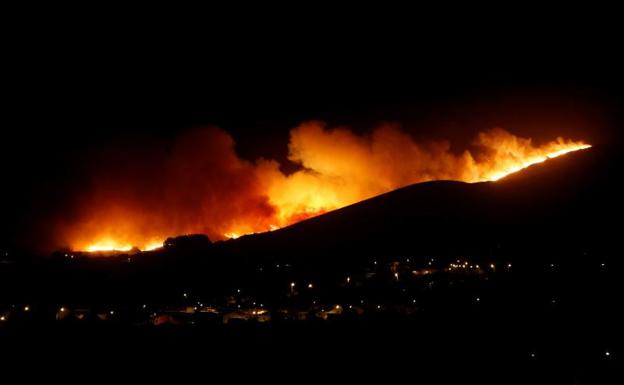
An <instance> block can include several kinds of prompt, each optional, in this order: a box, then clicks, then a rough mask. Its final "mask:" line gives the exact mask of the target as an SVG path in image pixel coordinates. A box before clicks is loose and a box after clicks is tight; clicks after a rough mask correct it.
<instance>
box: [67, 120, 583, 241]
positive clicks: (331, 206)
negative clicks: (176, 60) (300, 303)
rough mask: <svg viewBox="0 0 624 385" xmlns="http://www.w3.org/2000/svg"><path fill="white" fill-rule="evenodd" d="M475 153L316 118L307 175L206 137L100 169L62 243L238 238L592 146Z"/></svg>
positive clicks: (304, 161) (220, 135) (504, 143)
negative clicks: (400, 191)
mask: <svg viewBox="0 0 624 385" xmlns="http://www.w3.org/2000/svg"><path fill="white" fill-rule="evenodd" d="M473 147H474V148H472V150H466V151H463V152H462V153H459V154H458V153H454V152H452V151H451V150H450V145H449V143H447V142H433V143H426V144H422V143H417V142H415V141H414V140H413V139H412V138H411V137H410V136H409V135H408V134H406V133H404V132H402V131H400V130H399V129H397V128H396V127H393V126H383V127H380V128H378V129H376V130H374V131H373V132H372V133H370V134H368V135H356V134H354V133H353V132H351V131H350V130H348V129H345V128H335V129H328V128H326V127H325V126H324V125H323V124H322V123H319V122H311V123H306V124H303V125H301V126H299V127H297V128H295V129H293V130H292V131H291V138H290V144H289V160H290V161H291V162H294V163H296V164H298V165H300V166H301V170H299V171H297V172H294V173H291V174H288V175H287V174H284V173H283V172H281V171H280V168H279V167H280V165H279V164H278V163H277V162H276V161H272V160H266V159H260V160H257V161H256V162H254V163H251V162H248V161H246V160H243V159H240V158H239V157H238V156H237V155H236V152H235V151H234V142H233V140H232V138H231V137H230V136H229V135H228V134H227V133H225V132H224V131H221V130H218V129H209V130H207V131H199V132H195V133H191V134H189V135H188V136H187V137H185V138H182V139H181V140H179V142H178V143H177V144H176V146H175V147H174V149H173V151H171V152H170V153H165V154H160V155H159V156H156V157H153V158H149V156H145V158H146V159H145V160H143V163H141V161H140V160H136V159H135V158H131V159H130V161H128V162H126V163H125V165H126V167H125V169H127V168H129V167H130V170H127V171H125V174H123V175H118V174H116V173H115V172H111V171H110V170H105V171H104V172H98V173H95V174H96V175H97V176H98V178H97V179H96V183H95V189H94V192H93V193H92V195H91V196H90V197H88V199H86V203H83V204H81V205H80V206H79V210H78V211H79V212H80V213H81V215H80V220H79V221H73V222H70V223H63V225H62V226H59V227H58V228H59V229H60V230H59V233H60V236H59V237H60V238H62V239H64V240H65V242H67V244H69V245H70V246H71V248H72V249H75V250H86V251H89V252H98V251H113V250H114V251H129V250H131V249H132V248H133V247H138V248H139V249H141V250H152V249H155V248H159V247H162V244H163V240H164V239H166V238H167V237H168V236H172V235H176V234H188V233H205V234H208V236H209V237H210V238H211V239H235V238H238V237H239V236H241V235H244V234H250V233H256V232H264V231H271V230H275V229H278V228H281V227H284V226H287V225H290V224H293V223H295V222H298V221H301V220H303V219H306V218H310V217H313V216H316V215H319V214H322V213H325V212H327V211H331V210H335V209H337V208H340V207H344V206H346V205H349V204H352V203H356V202H358V201H361V200H363V199H367V198H370V197H373V196H375V195H378V194H381V193H384V192H387V191H391V190H393V189H397V188H400V187H403V186H406V185H409V184H413V183H418V182H425V181H431V180H457V181H464V182H469V183H473V182H483V181H497V180H500V179H501V178H504V177H505V176H507V175H509V174H512V173H515V172H518V171H520V170H522V169H525V168H527V167H529V166H531V165H533V164H536V163H540V162H544V161H546V160H548V159H550V158H555V157H558V156H561V155H564V154H567V153H569V152H572V151H579V150H583V149H587V148H589V147H591V146H590V145H589V144H587V143H585V142H582V141H571V140H564V139H562V138H558V139H556V140H554V141H551V142H548V143H545V144H541V145H534V144H533V142H532V140H531V139H527V138H520V137H517V136H514V135H512V134H510V133H508V132H506V131H504V130H502V129H493V130H489V131H486V132H482V133H480V134H479V135H478V136H477V138H476V140H475V143H474V146H473ZM161 159H164V160H161ZM127 165H131V166H127ZM133 167H135V168H136V170H134V169H132V168H133ZM116 170H117V169H116ZM102 175H103V176H102Z"/></svg>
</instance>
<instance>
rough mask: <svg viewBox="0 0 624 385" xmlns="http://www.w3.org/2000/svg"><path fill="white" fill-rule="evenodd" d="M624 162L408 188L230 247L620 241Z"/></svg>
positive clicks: (350, 249)
mask: <svg viewBox="0 0 624 385" xmlns="http://www.w3.org/2000/svg"><path fill="white" fill-rule="evenodd" d="M619 164H621V163H620V162H619V160H616V156H614V154H613V153H612V152H610V151H606V150H605V149H598V148H591V149H589V150H585V151H579V152H575V153H570V154H567V155H565V156H561V157H558V158H555V159H550V160H548V161H546V162H543V163H540V164H536V165H533V166H531V167H529V168H527V169H525V170H522V171H520V172H517V173H514V174H511V175H509V176H507V177H506V178H503V179H501V180H499V181H496V182H483V183H474V184H469V183H463V182H453V181H434V182H426V183H419V184H415V185H411V186H407V187H404V188H401V189H398V190H395V191H392V192H389V193H386V194H382V195H380V196H377V197H374V198H371V199H368V200H365V201H362V202H359V203H356V204H354V205H351V206H348V207H344V208H342V209H339V210H335V211H332V212H329V213H326V214H324V215H321V216H318V217H315V218H311V219H309V220H306V221H303V222H300V223H297V224H294V225H292V226H289V227H286V228H283V229H280V230H277V231H272V232H269V233H262V234H254V235H248V236H244V237H241V238H239V239H237V240H231V241H226V242H220V243H218V244H216V245H215V246H216V247H215V249H216V251H217V253H218V254H227V255H231V256H244V257H253V256H280V257H288V256H290V257H293V256H296V255H301V256H302V257H303V256H316V257H323V256H337V255H338V254H343V255H345V257H346V255H347V254H360V253H362V252H364V253H367V254H379V253H406V252H409V253H422V254H427V253H432V252H433V253H440V252H441V251H444V250H446V249H453V250H458V249H471V248H479V249H481V248H484V247H489V246H490V245H491V244H493V243H497V242H514V243H525V245H526V246H527V247H541V246H543V245H544V244H548V245H550V244H557V245H558V244H562V243H565V242H574V243H576V242H585V241H586V242H587V243H592V242H603V241H604V240H605V239H606V240H607V241H608V240H609V239H614V238H615V231H614V230H615V227H613V226H612V225H611V224H609V223H605V222H604V218H605V213H612V214H613V219H614V220H615V221H621V216H619V215H617V214H616V213H617V212H620V205H621V204H620V202H619V201H620V199H621V198H620V197H621V196H622V195H621V187H620V186H619V183H617V182H616V181H614V180H613V177H614V176H615V175H616V173H617V172H618V170H619Z"/></svg>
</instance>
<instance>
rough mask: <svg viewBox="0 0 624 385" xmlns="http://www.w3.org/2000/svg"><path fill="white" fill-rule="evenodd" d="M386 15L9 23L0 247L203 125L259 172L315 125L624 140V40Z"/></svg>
mask: <svg viewBox="0 0 624 385" xmlns="http://www.w3.org/2000/svg"><path fill="white" fill-rule="evenodd" d="M350 17H351V19H357V17H356V16H355V13H352V14H351V16H350ZM379 17H380V20H376V19H366V20H362V21H361V22H360V21H358V22H356V23H354V24H356V25H352V24H351V23H349V22H347V20H344V19H341V18H336V19H335V20H331V22H330V23H329V24H328V23H327V21H326V20H324V19H322V18H316V17H311V18H304V17H302V16H301V14H297V16H296V17H295V16H292V15H291V16H290V17H285V18H280V17H278V19H279V21H280V22H284V23H277V22H274V20H269V19H264V18H259V17H258V18H254V17H253V15H251V16H247V17H246V18H244V19H243V20H239V18H235V19H234V21H231V22H230V20H228V21H227V22H226V21H223V20H221V19H220V18H219V17H218V16H216V15H214V14H212V13H207V14H206V17H205V18H204V19H202V20H194V21H189V22H188V23H185V22H184V21H182V22H180V21H179V22H178V23H175V24H174V23H170V22H168V21H167V22H165V21H162V20H160V19H159V20H160V21H159V20H152V21H151V22H150V23H149V24H150V26H145V27H143V26H142V25H138V24H137V25H134V24H135V23H134V21H136V20H132V19H131V20H129V22H128V21H127V22H126V23H125V25H128V24H129V25H131V26H133V28H129V29H122V28H119V26H118V25H117V24H116V23H113V22H112V21H111V20H107V19H103V20H99V21H98V23H96V24H95V26H93V25H91V20H82V21H80V22H78V23H77V24H73V23H71V24H68V23H62V22H60V21H58V20H56V19H46V18H45V17H44V18H43V19H45V23H40V21H41V19H37V20H34V21H33V20H30V21H29V23H21V22H15V23H14V24H9V25H8V26H7V27H5V32H6V33H5V34H4V37H3V40H4V45H3V46H4V48H3V49H4V52H5V54H4V55H3V56H4V59H3V62H4V63H3V66H5V69H3V70H2V73H3V76H2V84H3V86H2V89H3V94H4V97H3V102H2V103H3V110H4V112H5V113H3V119H2V120H3V124H2V138H3V140H2V144H1V151H2V154H1V161H2V175H3V182H4V183H3V184H2V186H3V187H2V189H3V192H2V194H3V195H2V205H3V207H2V214H3V217H2V233H3V234H2V237H1V239H0V240H1V241H2V243H4V244H9V245H10V244H13V243H14V240H15V238H16V233H17V232H18V231H19V229H21V228H23V227H24V226H25V227H28V222H29V221H32V218H33V215H36V214H33V211H36V210H39V209H40V208H41V207H45V206H46V204H47V205H52V206H53V205H56V204H58V202H59V201H62V199H63V196H64V195H66V191H65V190H64V189H66V188H67V185H68V184H69V183H68V181H72V180H73V178H78V176H79V174H80V170H79V169H80V163H81V161H82V160H83V159H84V158H85V157H88V156H89V153H90V152H91V151H92V150H93V149H97V148H101V147H103V146H110V145H119V144H120V143H124V144H125V145H132V143H146V142H149V141H151V140H155V141H162V140H165V141H166V140H170V139H171V138H173V137H175V136H176V135H177V134H178V133H179V132H181V131H183V130H186V129H189V128H193V127H198V126H203V125H217V126H219V127H222V128H224V129H226V130H227V131H229V132H230V133H231V134H232V135H233V136H234V138H235V140H236V143H237V150H238V151H239V153H240V154H241V155H243V156H244V157H247V158H249V159H255V158H257V157H258V156H265V157H271V158H276V159H279V160H283V159H284V157H285V155H286V151H287V150H286V144H287V142H288V132H289V130H290V129H291V128H293V127H294V126H295V125H297V124H298V123H300V122H302V121H305V120H309V119H321V120H325V121H327V122H329V124H331V125H337V124H348V125H350V126H352V127H353V128H354V129H355V130H356V131H357V130H367V129H370V128H371V127H374V126H375V125H376V124H378V123H379V122H382V121H393V122H399V123H400V124H402V125H403V126H404V127H405V128H406V129H407V130H408V131H410V132H411V133H412V134H413V135H414V136H416V137H423V138H428V137H433V138H450V139H453V140H456V141H457V142H458V143H461V142H462V141H467V140H468V139H469V138H470V137H472V136H473V135H474V133H476V132H477V131H478V130H482V129H488V128H492V126H494V125H503V126H504V128H506V129H508V130H510V131H511V132H514V133H516V134H519V135H528V136H533V137H536V138H537V139H540V138H543V139H550V138H552V137H553V136H557V135H563V136H569V137H572V138H574V139H586V140H590V141H592V143H600V142H610V143H612V142H614V141H617V140H619V138H620V131H619V130H618V127H620V126H619V123H621V122H622V110H621V105H622V100H623V99H622V95H623V94H624V89H623V88H622V87H623V84H624V83H623V81H622V74H621V73H620V71H621V68H622V66H621V65H620V64H621V63H620V62H619V58H618V57H617V52H616V51H617V50H618V46H617V44H615V40H617V39H616V36H617V35H616V34H615V32H616V31H609V30H602V29H600V30H598V31H596V30H595V29H593V28H591V29H592V31H593V32H592V33H591V34H590V33H587V31H586V27H588V26H587V25H584V24H581V26H579V25H578V24H575V23H570V25H565V26H559V25H548V26H547V27H546V30H542V29H537V30H536V29H535V28H534V26H533V25H532V24H530V23H529V24H527V23H523V22H522V20H520V22H519V23H514V24H512V25H511V26H508V25H506V21H508V20H507V19H503V20H500V21H498V22H497V23H496V24H495V25H493V24H490V23H489V22H488V23H484V22H483V20H475V19H464V20H463V21H462V23H459V24H454V23H453V21H452V20H443V21H444V23H442V22H441V23H437V22H430V23H422V20H423V18H424V19H426V17H423V15H419V16H418V17H414V18H409V17H408V18H401V19H393V18H389V17H388V16H386V15H384V16H379ZM20 21H21V20H20ZM250 21H251V22H250ZM351 21H352V20H351ZM449 24H451V25H449ZM545 24H549V23H548V20H547V22H546V23H545ZM596 24H601V23H596ZM606 24H608V23H606ZM583 26H584V27H583ZM451 27H452V28H451ZM601 27H602V26H601ZM590 126H591V127H590ZM544 127H550V130H552V132H549V131H548V130H544ZM33 202H36V204H33ZM33 207H36V209H33Z"/></svg>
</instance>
